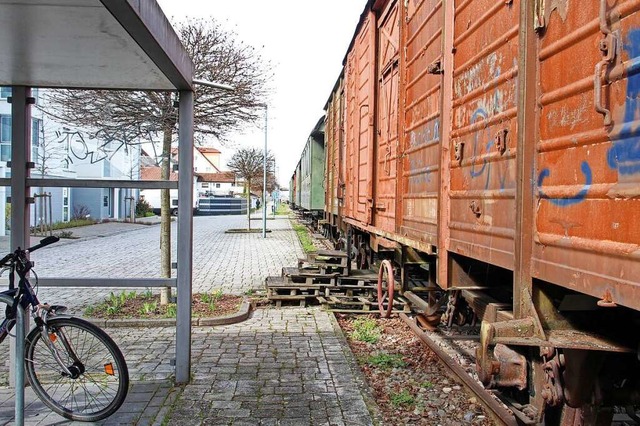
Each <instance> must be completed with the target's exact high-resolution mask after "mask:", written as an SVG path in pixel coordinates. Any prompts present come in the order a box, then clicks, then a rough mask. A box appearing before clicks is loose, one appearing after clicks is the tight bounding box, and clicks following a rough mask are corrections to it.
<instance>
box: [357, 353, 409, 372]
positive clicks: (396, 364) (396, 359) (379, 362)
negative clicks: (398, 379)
mask: <svg viewBox="0 0 640 426" xmlns="http://www.w3.org/2000/svg"><path fill="white" fill-rule="evenodd" d="M365 362H366V363H367V364H369V365H373V366H376V367H380V368H383V369H389V368H403V367H406V366H407V363H406V362H404V361H403V360H402V355H398V354H388V353H384V352H380V353H377V354H375V355H371V356H369V357H367V359H366V360H365Z"/></svg>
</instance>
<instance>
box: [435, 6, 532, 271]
mask: <svg viewBox="0 0 640 426" xmlns="http://www.w3.org/2000/svg"><path fill="white" fill-rule="evenodd" d="M519 11H520V1H518V0H515V1H512V2H511V1H509V2H505V1H504V0H475V1H469V2H456V3H455V5H454V20H453V26H454V27H453V46H452V47H451V51H453V64H454V66H453V85H452V87H451V88H450V89H451V91H452V95H451V102H452V103H451V122H450V123H447V125H450V126H451V128H450V138H449V140H448V141H446V142H447V143H448V150H449V157H448V162H449V164H448V165H446V167H449V173H450V185H451V186H450V191H449V194H448V196H449V202H450V205H449V214H448V225H449V240H448V250H449V251H450V252H453V253H457V254H461V255H464V256H468V257H471V258H474V259H478V260H481V261H483V262H487V263H490V264H493V265H497V266H501V267H503V268H508V269H513V268H514V235H515V225H516V219H515V217H516V210H515V187H516V162H515V156H516V150H515V147H516V142H517V135H516V132H517V125H516V122H517V95H516V93H517V84H516V79H517V63H518V47H519V46H518V45H519V41H518V29H519Z"/></svg>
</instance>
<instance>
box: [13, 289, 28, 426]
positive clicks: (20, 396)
mask: <svg viewBox="0 0 640 426" xmlns="http://www.w3.org/2000/svg"><path fill="white" fill-rule="evenodd" d="M12 303H13V301H12ZM25 318H26V315H25V312H24V309H23V308H22V306H20V305H18V309H17V322H16V352H15V370H16V403H15V404H16V405H15V412H16V426H22V425H24V340H25V338H26V336H25V334H26V327H27V322H26V320H25Z"/></svg>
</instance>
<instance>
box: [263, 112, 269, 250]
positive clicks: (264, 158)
mask: <svg viewBox="0 0 640 426" xmlns="http://www.w3.org/2000/svg"><path fill="white" fill-rule="evenodd" d="M263 106H264V155H263V156H262V238H267V125H268V124H269V121H268V114H267V110H268V109H267V104H263Z"/></svg>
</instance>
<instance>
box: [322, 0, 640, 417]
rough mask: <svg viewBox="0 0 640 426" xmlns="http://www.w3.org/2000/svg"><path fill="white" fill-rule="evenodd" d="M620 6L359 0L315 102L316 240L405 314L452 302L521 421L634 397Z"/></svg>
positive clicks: (632, 161) (626, 41)
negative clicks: (362, 4) (472, 328)
mask: <svg viewBox="0 0 640 426" xmlns="http://www.w3.org/2000/svg"><path fill="white" fill-rule="evenodd" d="M639 11H640V1H638V0H617V1H613V0H598V1H585V2H572V1H567V0H536V1H529V2H525V1H518V0H507V1H505V0H473V1H471V0H467V1H446V2H445V1H438V0H406V1H396V0H393V1H391V0H377V1H373V0H372V1H369V2H368V3H367V5H366V8H365V10H364V12H363V14H362V15H361V20H360V23H359V25H358V27H357V28H356V31H355V34H354V37H353V40H352V42H351V45H350V46H349V49H348V51H347V54H346V57H345V61H344V64H343V65H344V68H343V73H342V75H341V77H340V79H339V80H338V83H337V84H336V86H335V87H334V90H333V93H332V95H331V97H330V98H329V101H328V102H327V104H326V105H325V109H326V120H327V129H326V138H325V140H326V144H327V148H326V173H325V188H326V191H327V192H326V194H325V195H326V196H325V210H326V211H325V219H326V220H327V222H328V223H329V224H330V225H331V226H332V227H333V228H334V229H337V230H338V231H339V232H333V236H336V235H341V236H342V237H344V235H345V234H346V235H347V245H348V246H349V248H348V250H352V249H351V247H352V246H354V245H355V248H356V249H357V250H356V251H358V258H359V264H360V266H367V265H368V264H369V263H370V262H373V261H375V260H378V259H381V258H391V259H393V260H394V262H395V264H396V266H397V267H399V270H400V272H399V273H398V275H399V281H400V286H401V287H402V288H401V290H402V292H403V294H404V296H405V297H407V298H408V299H409V300H410V301H411V302H412V305H413V308H415V309H417V310H419V311H421V312H423V313H424V312H428V313H434V312H441V310H439V309H440V308H441V307H442V306H444V305H445V304H446V306H447V310H446V312H445V316H444V319H445V320H447V321H449V322H451V321H452V318H455V321H459V322H464V321H465V320H469V317H468V316H466V315H464V314H463V313H464V312H466V309H468V308H471V309H472V310H473V311H474V314H475V316H477V317H478V318H479V319H481V320H482V324H483V326H482V333H481V345H480V349H479V351H478V372H479V376H480V378H481V380H482V381H483V382H484V384H485V385H486V386H487V387H495V388H501V389H503V390H504V389H508V390H509V392H511V397H512V398H513V400H515V401H517V404H514V405H513V406H512V408H513V411H514V413H516V415H517V417H518V418H519V419H520V420H521V421H522V422H524V423H532V424H533V423H536V422H540V421H542V420H543V419H544V420H545V421H546V422H547V423H548V424H552V423H553V422H554V421H555V420H554V417H553V416H554V415H556V416H559V417H561V418H562V419H561V421H569V420H570V419H573V421H575V422H577V423H575V424H580V422H582V423H583V424H590V423H594V422H596V421H603V422H604V423H603V424H605V423H606V421H607V419H610V417H611V416H612V411H611V410H610V408H611V407H612V406H614V405H622V406H624V405H632V404H638V403H639V401H638V395H640V392H638V391H639V390H640V385H639V383H640V377H639V375H640V368H639V364H638V357H639V353H640V349H639V348H640V334H639V333H637V331H635V327H636V326H637V325H638V324H640V314H639V311H640V226H639V225H638V223H637V222H638V219H640V74H639V73H640V12H639ZM415 264H419V265H420V266H421V267H420V268H413V265H415ZM421 271H422V272H421ZM424 271H427V272H424ZM416 279H417V281H416ZM420 280H422V281H420ZM415 282H420V285H419V286H418V287H416V288H414V284H412V283H415ZM425 287H426V290H428V291H426V292H425V291H424V290H425ZM434 290H439V291H434ZM443 290H444V291H443ZM557 418H558V417H556V418H555V419H556V420H557ZM580 419H581V420H580ZM572 424H573V423H572Z"/></svg>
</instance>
